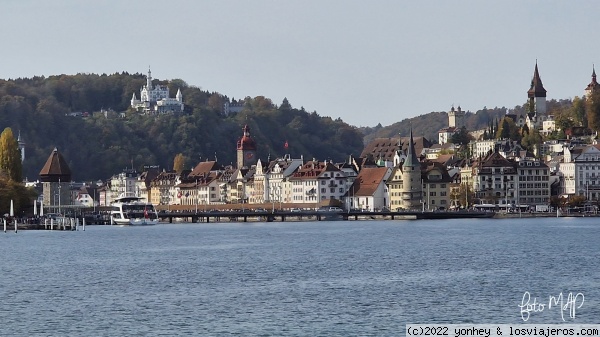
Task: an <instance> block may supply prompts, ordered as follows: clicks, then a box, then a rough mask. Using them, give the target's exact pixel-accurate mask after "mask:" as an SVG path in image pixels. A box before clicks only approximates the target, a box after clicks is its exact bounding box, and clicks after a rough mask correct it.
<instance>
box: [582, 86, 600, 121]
mask: <svg viewBox="0 0 600 337" xmlns="http://www.w3.org/2000/svg"><path fill="white" fill-rule="evenodd" d="M585 110H586V117H587V123H588V127H589V128H590V129H592V130H594V131H599V130H600V91H598V90H596V91H593V92H592V94H591V95H590V97H588V98H587V99H586V101H585Z"/></svg>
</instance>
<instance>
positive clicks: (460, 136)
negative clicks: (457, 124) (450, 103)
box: [450, 126, 473, 145]
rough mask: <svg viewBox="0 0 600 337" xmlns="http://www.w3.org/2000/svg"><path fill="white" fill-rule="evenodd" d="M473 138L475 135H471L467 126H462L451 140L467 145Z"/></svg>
mask: <svg viewBox="0 0 600 337" xmlns="http://www.w3.org/2000/svg"><path fill="white" fill-rule="evenodd" d="M471 140H473V137H471V135H469V132H468V131H467V128H466V127H464V126H463V127H462V128H460V131H458V132H457V133H455V134H453V135H452V137H451V138H450V142H451V143H452V144H460V145H467V144H469V142H470V141H471Z"/></svg>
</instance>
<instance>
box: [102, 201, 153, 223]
mask: <svg viewBox="0 0 600 337" xmlns="http://www.w3.org/2000/svg"><path fill="white" fill-rule="evenodd" d="M110 216H111V221H112V222H113V223H114V224H116V225H126V226H149V225H156V224H157V223H158V213H156V209H155V208H154V206H153V205H152V204H151V203H149V202H145V201H142V198H140V197H138V196H136V195H133V194H121V195H120V196H119V197H118V198H117V199H115V202H114V203H113V204H112V210H111V214H110Z"/></svg>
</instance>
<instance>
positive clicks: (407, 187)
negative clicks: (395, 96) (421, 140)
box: [402, 128, 423, 209]
mask: <svg viewBox="0 0 600 337" xmlns="http://www.w3.org/2000/svg"><path fill="white" fill-rule="evenodd" d="M402 184H403V188H402V204H403V206H404V208H406V209H413V208H417V207H418V206H419V204H420V203H421V199H422V192H423V186H422V185H421V163H420V162H419V158H418V157H417V154H416V151H415V142H414V140H413V133H412V128H411V129H410V140H409V143H408V150H407V153H406V159H405V160H404V163H403V164H402Z"/></svg>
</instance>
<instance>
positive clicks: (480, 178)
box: [472, 152, 547, 205]
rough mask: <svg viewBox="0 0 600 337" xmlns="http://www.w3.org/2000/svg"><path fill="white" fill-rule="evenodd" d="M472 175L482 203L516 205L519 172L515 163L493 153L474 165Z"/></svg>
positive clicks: (476, 195)
mask: <svg viewBox="0 0 600 337" xmlns="http://www.w3.org/2000/svg"><path fill="white" fill-rule="evenodd" d="M472 175H473V191H474V193H475V197H476V198H477V199H479V201H480V203H483V204H493V205H499V204H509V205H510V204H514V203H515V199H516V198H515V196H516V194H517V192H516V188H517V187H516V181H517V170H516V168H515V163H514V162H513V161H509V160H508V159H506V158H504V157H503V156H501V155H500V154H499V153H498V152H492V153H490V154H489V155H487V156H486V157H485V158H482V159H481V160H479V161H477V162H475V163H474V165H473V167H472ZM546 202H547V200H546Z"/></svg>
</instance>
